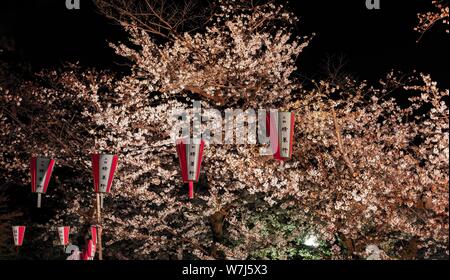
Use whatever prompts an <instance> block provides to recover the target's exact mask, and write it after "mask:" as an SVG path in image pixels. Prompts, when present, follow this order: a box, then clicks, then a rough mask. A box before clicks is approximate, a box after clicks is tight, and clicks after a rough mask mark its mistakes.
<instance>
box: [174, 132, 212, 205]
mask: <svg viewBox="0 0 450 280" xmlns="http://www.w3.org/2000/svg"><path fill="white" fill-rule="evenodd" d="M189 142H190V143H188V140H187V139H178V140H177V141H176V147H177V154H178V158H179V160H180V168H181V176H182V178H183V181H184V182H188V183H189V198H194V182H198V178H199V176H200V167H201V164H202V156H203V148H204V146H205V142H204V141H203V140H201V141H200V143H198V144H195V143H193V142H194V141H192V140H191V141H189Z"/></svg>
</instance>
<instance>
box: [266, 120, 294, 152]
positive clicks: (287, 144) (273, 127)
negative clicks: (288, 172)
mask: <svg viewBox="0 0 450 280" xmlns="http://www.w3.org/2000/svg"><path fill="white" fill-rule="evenodd" d="M294 123H295V116H294V113H293V112H276V113H273V112H272V113H267V117H266V133H267V135H268V136H269V137H270V143H271V146H272V147H274V150H273V151H272V152H273V157H274V158H275V159H277V160H286V159H289V158H291V156H292V144H293V142H294Z"/></svg>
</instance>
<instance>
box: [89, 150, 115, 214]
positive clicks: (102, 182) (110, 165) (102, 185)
mask: <svg viewBox="0 0 450 280" xmlns="http://www.w3.org/2000/svg"><path fill="white" fill-rule="evenodd" d="M118 159H119V157H118V156H117V155H101V154H93V155H92V173H93V176H94V191H95V192H96V193H100V194H101V196H100V197H101V207H103V194H104V193H109V192H110V191H111V185H112V181H113V178H114V172H115V171H116V167H117V161H118Z"/></svg>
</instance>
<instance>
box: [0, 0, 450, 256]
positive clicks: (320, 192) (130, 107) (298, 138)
mask: <svg viewBox="0 0 450 280" xmlns="http://www.w3.org/2000/svg"><path fill="white" fill-rule="evenodd" d="M235 7H237V6H234V5H231V4H230V5H228V4H226V2H223V4H222V12H219V13H218V14H217V15H216V17H215V19H214V21H213V23H212V24H211V26H209V27H208V28H207V30H206V31H205V32H204V33H196V34H184V35H183V36H182V37H180V38H176V39H175V40H174V41H173V42H170V43H165V44H158V43H156V42H155V41H153V40H152V38H151V37H150V36H149V35H147V34H146V33H144V32H141V31H140V30H139V29H138V28H136V27H133V25H132V24H131V25H129V26H127V27H126V28H127V30H128V31H129V32H130V36H131V37H130V40H131V42H132V43H133V44H134V45H135V46H128V45H125V44H114V45H113V47H114V48H115V50H116V52H117V54H119V55H121V56H124V57H127V58H130V59H131V60H132V61H133V66H132V69H131V73H130V74H129V75H126V76H124V77H119V76H114V75H112V74H111V73H108V72H102V71H97V70H89V69H82V68H81V67H79V66H78V65H71V66H69V67H67V68H66V69H63V70H61V71H43V72H42V73H38V74H37V75H36V77H35V79H34V80H33V81H24V82H22V83H21V84H19V85H18V86H17V87H15V88H14V89H12V88H11V89H7V88H0V98H1V104H2V105H1V106H2V107H1V108H2V110H1V111H0V129H1V131H0V151H1V153H2V155H3V159H2V161H1V162H0V171H1V172H2V180H5V181H11V182H15V183H22V184H23V185H26V186H28V185H29V178H28V160H29V158H30V156H31V155H45V156H50V157H53V158H55V159H56V161H57V163H56V164H57V168H56V169H55V171H54V174H55V175H54V177H55V178H54V180H53V182H52V183H53V185H51V186H50V188H49V192H48V195H47V196H46V197H45V199H46V203H47V202H48V204H46V205H49V206H48V207H55V208H56V209H57V211H56V212H55V214H54V215H53V217H52V219H51V220H49V222H48V224H45V225H42V224H39V225H34V226H36V227H41V228H46V229H49V228H56V226H58V225H62V224H68V225H71V226H73V228H74V232H76V231H79V230H80V229H81V227H83V226H85V225H87V224H90V223H94V222H95V219H94V217H95V215H94V214H95V210H94V206H93V205H94V203H93V202H94V195H93V190H92V189H93V187H92V179H91V177H92V174H91V163H90V157H89V154H90V153H92V152H105V153H106V152H107V153H116V154H118V155H119V166H118V170H117V172H116V176H115V178H114V183H113V187H112V193H111V194H110V195H107V196H106V198H105V208H104V210H103V226H104V236H103V240H104V243H105V244H104V247H105V251H104V255H105V257H106V258H117V259H186V258H188V259H192V258H200V259H219V258H227V259H246V258H252V257H254V252H257V251H258V250H261V249H264V248H274V249H276V250H279V251H282V250H283V248H287V247H289V246H292V244H293V242H295V241H296V240H297V239H298V238H299V237H301V236H303V235H304V234H305V232H308V233H309V234H313V235H314V236H315V237H316V238H317V239H319V240H322V241H324V242H326V243H327V244H330V247H331V249H330V251H331V256H329V257H330V258H336V259H341V258H352V257H362V258H393V259H395V258H416V257H417V254H416V255H411V256H410V255H407V252H406V251H408V250H407V249H408V248H410V247H411V246H412V245H411V246H407V245H404V244H414V246H415V248H416V249H417V250H420V251H423V252H424V253H423V256H422V257H423V258H434V257H435V256H436V254H442V252H444V254H445V255H446V256H447V257H448V218H449V217H448V194H449V191H448V168H449V166H448V165H449V151H448V147H449V138H448V137H449V135H448V120H449V115H448V108H447V104H448V94H449V92H448V90H441V89H439V88H438V87H437V84H436V83H435V82H433V81H432V80H431V78H430V77H429V76H427V75H425V74H421V75H418V76H417V77H410V78H405V79H400V78H398V75H395V74H394V73H389V75H388V76H387V77H386V78H385V79H382V80H380V83H379V85H376V86H369V85H368V84H367V83H366V82H364V81H363V82H357V81H354V80H352V79H344V80H342V81H339V83H338V84H337V83H336V82H332V81H328V80H323V81H313V82H312V86H311V87H310V86H305V87H302V86H300V85H299V83H298V81H296V80H295V79H293V78H292V74H293V73H294V71H296V67H295V59H296V57H297V56H298V55H299V54H300V53H301V51H302V49H303V48H304V47H305V46H306V45H307V42H308V39H307V38H293V36H292V34H291V32H290V31H289V26H291V24H292V23H293V22H295V18H293V17H292V15H290V14H288V13H285V12H284V11H283V9H280V7H279V6H275V5H273V4H267V5H262V6H259V7H257V8H255V9H252V10H251V11H250V10H248V11H247V10H244V11H242V10H238V9H237V8H235ZM268 19H270V20H268ZM273 20H279V21H282V22H284V23H285V24H286V27H283V26H284V25H280V26H281V27H280V29H276V30H275V31H274V30H272V29H271V28H272V27H273V26H272V22H273ZM394 96H395V97H396V98H397V100H396V99H395V98H394ZM398 98H403V99H404V100H403V101H402V102H399V100H398ZM192 100H200V101H201V103H202V108H205V109H208V108H215V109H218V110H219V111H222V110H224V109H226V108H230V107H237V108H244V109H246V108H254V109H255V110H256V109H258V108H265V109H273V108H278V109H282V110H290V111H294V112H295V116H296V127H295V136H294V141H295V142H294V148H293V156H292V159H289V160H287V161H285V162H279V161H276V160H273V159H272V158H271V157H270V156H262V155H260V153H259V148H260V145H250V144H242V145H235V144H223V145H216V144H212V143H207V145H206V147H205V153H204V161H203V163H202V170H201V175H200V181H199V183H198V184H197V189H196V198H195V199H193V200H188V199H187V186H186V185H183V183H182V180H181V174H180V170H179V164H178V158H177V156H176V150H175V145H174V141H173V135H170V132H171V131H172V128H173V126H174V125H175V124H176V123H177V119H175V118H173V111H174V110H183V109H184V110H186V111H187V112H190V110H191V107H192ZM52 188H53V190H52ZM52 201H53V202H52ZM269 214H270V215H274V216H284V215H285V217H284V218H285V219H289V222H290V223H291V224H292V225H294V226H292V227H291V228H290V229H289V234H286V232H284V231H283V232H282V231H278V232H270V233H269V234H268V231H267V227H268V220H267V219H263V218H261V219H259V218H258V217H266V216H268V215H269ZM48 239H51V236H49V235H48V233H47V232H45V231H42V234H41V236H40V240H41V241H45V240H48ZM406 247H408V248H406ZM279 257H280V258H288V257H289V255H288V254H281V255H280V256H279Z"/></svg>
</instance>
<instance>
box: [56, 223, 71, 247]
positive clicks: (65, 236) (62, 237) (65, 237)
mask: <svg viewBox="0 0 450 280" xmlns="http://www.w3.org/2000/svg"><path fill="white" fill-rule="evenodd" d="M69 232H70V227H68V226H64V227H58V236H59V242H60V243H61V245H63V246H67V245H68V244H69Z"/></svg>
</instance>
